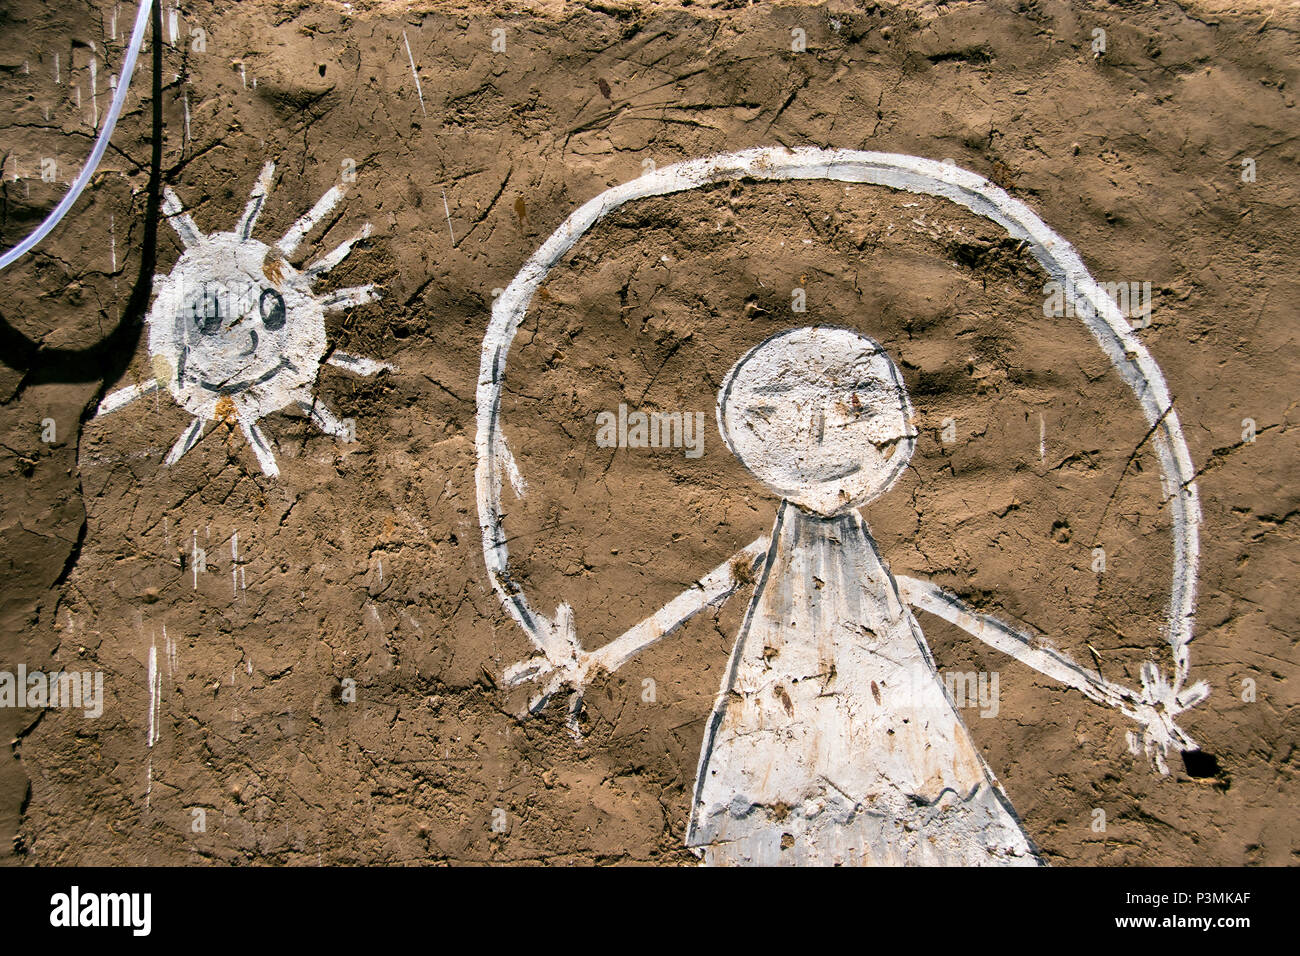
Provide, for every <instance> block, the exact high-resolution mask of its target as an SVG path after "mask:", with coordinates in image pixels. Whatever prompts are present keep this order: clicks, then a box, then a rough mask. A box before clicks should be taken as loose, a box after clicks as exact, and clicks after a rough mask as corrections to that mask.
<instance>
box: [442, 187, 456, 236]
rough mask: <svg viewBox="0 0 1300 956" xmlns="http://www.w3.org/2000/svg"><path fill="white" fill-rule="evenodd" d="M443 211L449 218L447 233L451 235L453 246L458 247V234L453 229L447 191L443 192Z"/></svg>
mask: <svg viewBox="0 0 1300 956" xmlns="http://www.w3.org/2000/svg"><path fill="white" fill-rule="evenodd" d="M442 211H443V213H444V214H445V215H446V216H447V232H448V233H450V234H451V244H452V245H453V246H454V245H456V233H455V231H453V230H452V228H451V207H450V206H448V205H447V190H445V189H444V190H443V191H442Z"/></svg>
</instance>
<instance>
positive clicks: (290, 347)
mask: <svg viewBox="0 0 1300 956" xmlns="http://www.w3.org/2000/svg"><path fill="white" fill-rule="evenodd" d="M274 174H275V165H274V164H273V163H267V164H266V166H265V167H263V169H262V173H261V175H260V176H259V177H258V180H257V184H256V185H255V186H254V187H253V191H252V193H251V194H250V196H249V199H248V204H247V206H246V207H245V208H244V213H243V215H242V216H241V217H240V220H239V223H238V225H237V226H236V227H235V230H234V231H233V232H218V233H213V234H211V235H204V234H203V233H201V232H199V230H198V227H197V226H195V224H194V220H193V219H192V218H191V217H190V215H189V213H187V212H185V210H184V208H183V207H182V206H181V203H180V200H179V199H178V198H177V197H176V194H175V193H174V192H172V191H171V189H167V190H166V191H165V201H164V203H163V212H164V213H165V214H166V216H167V221H168V222H169V223H171V225H172V228H173V229H175V230H176V234H177V235H178V236H179V237H180V240H181V243H182V244H183V245H184V247H185V251H184V253H183V254H182V255H181V257H180V259H179V260H178V261H177V263H176V266H175V267H174V268H173V269H172V271H171V273H170V274H168V275H166V276H160V277H155V280H154V291H155V299H154V303H153V307H152V308H151V309H150V310H149V314H148V316H147V319H146V322H147V325H148V330H149V358H150V366H151V371H152V373H153V376H152V378H150V379H148V380H147V381H144V382H141V383H138V384H135V385H129V386H127V387H125V388H122V389H119V390H117V391H115V392H112V393H111V394H109V395H107V396H106V397H105V398H104V400H103V402H101V403H100V406H99V409H98V412H97V415H107V414H109V413H110V412H114V411H117V410H118V409H120V408H122V407H124V406H126V405H127V404H129V403H130V402H132V401H134V400H135V399H137V398H140V397H141V396H144V395H147V394H149V393H151V392H154V391H156V390H157V389H159V388H166V389H167V391H168V392H170V393H171V396H172V398H173V399H175V401H176V403H177V404H178V405H180V406H181V407H182V408H184V409H185V410H186V411H187V412H189V413H190V414H191V415H193V416H194V420H193V421H192V422H191V423H190V424H189V426H188V427H186V429H185V430H184V431H183V432H182V433H181V436H180V438H179V439H178V440H177V441H176V444H175V445H174V446H173V447H172V449H171V451H170V452H169V453H168V455H167V458H166V464H168V465H173V464H175V463H176V462H177V461H179V460H180V458H181V456H182V455H184V454H185V453H186V452H187V451H189V450H190V449H191V448H193V447H194V446H195V445H196V444H197V443H198V441H199V439H200V438H201V437H202V435H203V426H204V425H205V423H207V422H212V421H225V422H229V423H231V424H234V423H236V422H237V423H238V424H239V427H240V428H241V430H242V431H243V433H244V436H245V438H246V439H247V440H248V443H249V445H250V447H251V448H252V449H253V454H254V455H255V456H256V458H257V462H258V464H259V465H260V466H261V468H262V471H263V472H265V473H266V474H268V475H271V476H272V477H274V476H276V475H278V474H279V473H280V470H279V467H278V466H277V464H276V460H275V453H274V452H273V451H272V448H271V443H270V442H269V441H268V440H267V438H266V436H265V435H264V434H263V432H262V430H261V429H260V428H259V427H258V424H257V423H258V421H259V420H260V419H262V418H264V417H265V416H267V415H269V414H271V413H272V412H276V411H279V410H281V409H284V408H291V407H296V408H298V409H300V410H301V411H302V412H303V413H304V414H305V415H306V416H307V417H308V418H309V419H311V421H312V422H313V423H314V424H315V425H316V426H317V427H318V428H320V430H321V431H323V432H325V433H326V434H328V435H333V436H335V437H337V438H340V439H343V440H344V441H353V440H355V434H354V429H353V427H352V425H351V423H350V422H347V421H343V420H340V419H339V418H338V416H336V415H335V414H334V413H333V412H332V411H330V409H329V408H327V407H326V406H325V405H323V404H322V403H321V402H320V400H319V399H318V398H316V397H315V396H314V395H313V394H312V390H313V387H314V386H315V383H316V378H317V374H318V373H319V371H320V366H321V364H322V361H327V362H328V364H330V365H334V366H337V367H339V368H342V369H346V370H348V371H351V372H354V373H356V374H359V375H373V374H375V373H377V372H379V371H380V370H382V369H386V368H392V366H390V365H387V364H385V363H383V362H378V361H375V360H373V359H367V358H359V357H356V356H352V355H347V354H345V353H342V352H337V351H336V352H333V353H331V354H330V355H329V358H328V359H326V358H325V356H326V352H327V350H328V343H327V341H326V336H325V314H326V313H327V312H331V311H336V310H339V309H346V308H350V307H352V306H358V305H363V304H365V303H367V302H373V301H376V300H377V299H378V298H379V295H378V293H377V292H376V291H375V289H374V286H373V285H364V286H354V287H351V288H345V289H339V290H338V291H335V292H331V293H328V294H326V295H317V294H316V293H315V292H314V291H313V289H312V287H313V285H314V284H315V282H316V281H317V280H318V279H320V278H321V277H323V276H324V275H326V274H327V273H328V272H329V271H330V270H331V269H333V268H334V267H335V266H337V265H338V264H339V263H340V262H342V261H343V260H344V259H345V258H346V257H347V255H348V253H350V252H351V251H352V247H353V246H354V245H356V243H358V242H360V241H361V240H362V239H365V238H366V237H367V236H369V235H370V224H369V223H367V224H366V225H365V226H363V227H362V229H361V230H360V232H358V233H357V234H356V235H354V236H352V237H351V238H350V239H348V240H346V241H345V242H343V243H341V244H340V245H339V246H337V247H336V248H335V249H334V250H333V251H332V252H330V253H328V254H326V255H325V256H322V257H321V258H320V259H318V260H316V261H315V262H313V263H311V264H310V265H308V266H306V267H305V268H303V269H301V270H299V269H296V268H294V267H293V266H292V265H290V263H289V261H288V260H289V258H290V257H291V256H292V255H293V254H294V252H295V251H296V250H297V249H298V248H299V246H301V245H302V242H303V240H304V239H305V238H306V236H307V234H308V233H309V232H311V230H312V229H313V228H314V227H315V226H316V225H317V224H318V223H319V222H320V221H321V220H322V219H323V218H324V217H325V216H327V215H328V214H329V213H330V211H331V210H332V209H333V208H334V207H335V206H336V205H338V203H339V200H341V199H342V198H343V194H344V187H343V186H335V187H333V188H332V189H330V190H329V191H328V192H326V193H325V195H324V196H322V197H321V199H320V200H319V201H318V202H317V203H316V205H315V206H313V207H312V208H311V210H310V211H309V212H307V213H306V215H304V216H302V217H301V218H300V219H298V220H297V221H296V222H295V223H294V224H293V225H292V226H291V227H290V228H289V231H288V232H286V233H285V234H284V236H283V237H281V238H280V239H279V240H278V241H277V242H276V243H275V244H274V245H270V246H268V245H266V244H265V243H263V242H260V241H259V240H257V239H254V238H253V237H252V233H253V227H254V226H255V225H256V224H257V218H258V215H259V214H260V213H261V211H262V208H263V206H264V205H265V203H266V197H267V194H268V192H269V191H270V187H271V178H272V176H274Z"/></svg>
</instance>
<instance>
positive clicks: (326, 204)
mask: <svg viewBox="0 0 1300 956" xmlns="http://www.w3.org/2000/svg"><path fill="white" fill-rule="evenodd" d="M344 192H346V189H345V188H344V187H343V186H334V187H331V189H330V191H329V192H327V193H326V194H325V195H324V196H321V197H320V200H319V201H318V202H317V203H316V205H314V206H312V207H311V209H310V210H309V211H308V212H307V213H306V215H304V216H303V217H302V218H301V219H299V220H298V221H297V222H295V223H294V224H293V225H292V226H290V227H289V231H288V232H286V233H285V234H284V236H283V237H282V238H281V239H280V241H279V242H277V243H276V244H275V246H276V248H277V249H279V250H280V252H281V253H282V254H283V255H284V257H285V258H286V259H287V258H289V257H290V256H292V255H293V253H294V250H296V249H297V248H298V246H300V245H302V241H303V239H305V238H306V237H307V233H309V232H311V231H312V228H313V227H314V226H315V225H316V223H318V222H320V221H321V220H322V219H324V218H325V217H326V216H328V215H329V212H330V210H331V209H333V208H334V207H335V206H337V205H338V203H339V200H340V199H342V198H343V193H344Z"/></svg>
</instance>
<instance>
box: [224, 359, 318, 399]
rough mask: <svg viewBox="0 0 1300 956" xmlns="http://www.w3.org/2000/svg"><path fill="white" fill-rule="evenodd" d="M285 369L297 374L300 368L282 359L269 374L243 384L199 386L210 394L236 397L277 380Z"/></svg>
mask: <svg viewBox="0 0 1300 956" xmlns="http://www.w3.org/2000/svg"><path fill="white" fill-rule="evenodd" d="M285 369H290V370H291V371H294V372H296V371H298V366H296V365H294V364H293V363H292V362H290V361H289V359H288V358H282V359H280V364H279V365H277V366H275V368H273V369H271V370H270V371H268V372H263V373H262V375H261V376H259V377H258V378H255V379H251V380H248V381H243V382H233V383H231V382H218V383H217V384H215V385H214V384H212V383H211V382H205V381H200V382H199V384H200V385H201V386H203V387H204V388H206V389H207V390H208V391H209V392H216V393H217V394H218V395H234V394H235V393H237V392H242V391H244V390H245V389H249V388H252V387H253V386H254V385H261V384H262V383H263V382H269V381H270V380H271V379H273V378H275V377H276V376H277V375H279V374H280V373H281V372H283V371H284V370H285Z"/></svg>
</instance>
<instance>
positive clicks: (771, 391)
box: [718, 328, 916, 516]
mask: <svg viewBox="0 0 1300 956" xmlns="http://www.w3.org/2000/svg"><path fill="white" fill-rule="evenodd" d="M718 428H719V430H720V431H721V432H722V439H723V441H725V442H726V443H727V447H728V448H730V449H731V450H732V452H733V453H734V454H735V456H736V457H737V458H739V459H740V462H741V464H743V465H744V466H745V467H746V468H747V469H749V471H750V472H751V473H752V474H753V475H754V476H755V477H756V478H758V479H759V480H760V481H762V482H763V483H764V484H766V485H767V486H768V487H769V488H771V489H772V490H773V491H775V492H776V493H777V494H779V495H780V496H781V497H783V498H786V499H788V500H789V501H791V502H793V503H794V504H796V505H799V506H800V507H801V508H804V509H805V510H807V511H812V512H814V513H816V514H820V515H827V516H829V515H833V514H837V513H839V512H842V511H845V510H847V509H849V508H852V507H855V506H857V505H862V504H865V503H867V502H868V501H871V500H872V499H873V498H875V497H877V496H878V495H880V494H881V493H883V492H884V491H885V490H886V489H887V488H889V486H890V485H892V484H893V483H894V481H895V480H896V479H897V478H898V476H899V475H900V474H902V471H903V469H904V468H905V467H906V466H907V462H908V459H909V458H911V456H912V451H913V449H914V448H915V447H916V430H915V428H914V427H913V425H912V406H911V403H910V402H909V401H908V398H907V391H906V389H905V388H904V387H903V379H902V376H901V375H900V374H899V372H898V367H897V366H895V365H894V362H893V360H892V359H890V357H889V356H888V355H887V354H886V353H885V350H884V349H883V348H881V346H880V345H879V344H877V343H876V342H873V341H872V340H871V339H869V338H867V337H866V336H864V335H859V334H858V333H856V332H850V331H848V330H847V329H832V328H802V329H792V330H791V331H788V332H781V333H779V334H777V335H774V336H772V337H771V338H769V339H767V340H766V341H764V342H761V343H759V344H758V345H756V346H754V348H752V349H750V350H749V351H748V352H747V353H745V355H744V356H742V357H741V359H740V361H739V362H737V363H736V364H735V366H733V367H732V369H731V371H730V372H728V373H727V377H726V378H725V379H724V380H723V383H722V388H721V390H720V391H719V393H718Z"/></svg>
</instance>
